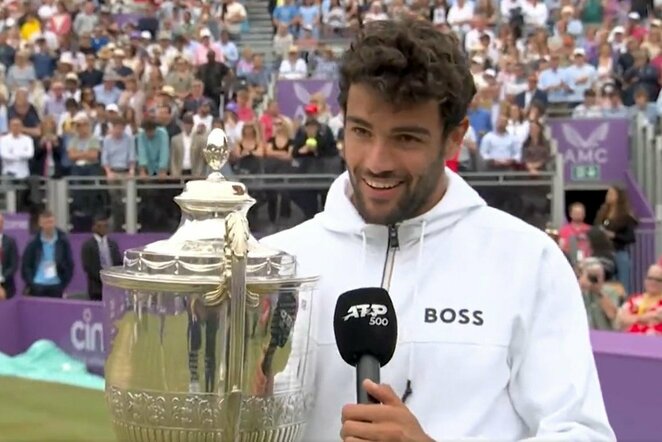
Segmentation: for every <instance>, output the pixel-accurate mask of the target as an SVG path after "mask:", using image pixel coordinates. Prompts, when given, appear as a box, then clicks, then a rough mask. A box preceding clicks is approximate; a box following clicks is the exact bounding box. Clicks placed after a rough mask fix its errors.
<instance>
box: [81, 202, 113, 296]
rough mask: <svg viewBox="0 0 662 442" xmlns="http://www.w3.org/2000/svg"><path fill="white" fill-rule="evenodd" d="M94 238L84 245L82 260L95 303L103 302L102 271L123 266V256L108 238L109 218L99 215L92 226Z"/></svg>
mask: <svg viewBox="0 0 662 442" xmlns="http://www.w3.org/2000/svg"><path fill="white" fill-rule="evenodd" d="M92 233H93V235H92V238H90V239H88V240H87V241H85V242H84V243H83V247H82V248H81V260H82V261H83V270H84V271H85V273H86V274H87V294H88V296H89V297H90V299H91V300H93V301H101V276H100V274H99V272H101V270H102V269H105V268H107V267H112V266H118V265H121V264H122V254H121V253H120V249H119V246H118V245H117V243H116V242H115V241H113V240H112V239H110V238H108V217H106V216H103V215H98V216H97V217H95V218H94V224H93V225H92Z"/></svg>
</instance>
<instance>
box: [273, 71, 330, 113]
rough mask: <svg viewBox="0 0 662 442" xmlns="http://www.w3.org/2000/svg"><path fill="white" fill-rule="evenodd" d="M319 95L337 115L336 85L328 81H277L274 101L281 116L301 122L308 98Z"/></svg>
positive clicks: (308, 101)
mask: <svg viewBox="0 0 662 442" xmlns="http://www.w3.org/2000/svg"><path fill="white" fill-rule="evenodd" d="M315 94H319V95H321V96H322V98H324V99H325V100H326V102H327V104H328V106H329V109H330V110H331V112H332V113H333V115H335V114H337V113H338V109H339V108H338V83H337V82H335V81H329V80H313V79H308V80H279V81H278V82H277V83H276V100H277V101H278V107H279V108H280V111H281V112H282V113H283V115H286V116H288V117H290V118H293V119H295V120H301V119H303V118H304V117H305V115H306V113H305V111H304V107H305V106H306V105H308V104H309V103H310V98H311V97H312V96H313V95H315Z"/></svg>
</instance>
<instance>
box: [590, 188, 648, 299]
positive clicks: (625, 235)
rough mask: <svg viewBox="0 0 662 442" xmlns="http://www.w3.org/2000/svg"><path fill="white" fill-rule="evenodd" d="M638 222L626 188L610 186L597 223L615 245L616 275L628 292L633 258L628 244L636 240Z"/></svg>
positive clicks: (597, 217) (596, 220)
mask: <svg viewBox="0 0 662 442" xmlns="http://www.w3.org/2000/svg"><path fill="white" fill-rule="evenodd" d="M637 224H638V222H637V219H636V218H635V216H634V214H633V213H632V209H631V208H630V201H629V199H628V197H627V194H626V193H625V190H623V189H621V188H619V187H615V186H612V187H610V188H609V190H608V191H607V194H606V196H605V202H604V204H603V205H602V206H601V207H600V210H599V211H598V214H597V215H596V217H595V225H596V226H599V227H600V228H601V229H602V230H603V232H604V233H605V235H607V237H608V238H609V239H610V240H611V242H612V243H613V245H614V249H615V251H616V254H615V260H616V275H617V277H618V280H619V281H620V283H621V284H622V285H623V287H624V288H625V290H626V293H628V294H629V293H630V287H631V283H630V266H631V260H630V252H629V251H628V246H629V245H630V244H633V243H634V242H635V232H634V229H635V227H636V226H637Z"/></svg>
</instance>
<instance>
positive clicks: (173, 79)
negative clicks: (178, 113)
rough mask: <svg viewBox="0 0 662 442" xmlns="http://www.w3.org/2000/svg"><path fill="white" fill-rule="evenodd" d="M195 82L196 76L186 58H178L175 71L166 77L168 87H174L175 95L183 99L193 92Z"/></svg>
mask: <svg viewBox="0 0 662 442" xmlns="http://www.w3.org/2000/svg"><path fill="white" fill-rule="evenodd" d="M194 81H195V75H194V74H193V70H192V69H191V67H190V66H189V64H188V62H187V61H186V58H184V57H177V58H176V59H175V67H174V69H173V70H172V71H171V72H170V73H169V74H168V75H166V77H165V83H166V85H168V86H170V87H172V88H173V90H174V92H175V95H176V96H177V97H179V98H182V99H183V98H185V97H186V96H187V95H188V94H189V92H190V91H191V88H192V86H193V82H194Z"/></svg>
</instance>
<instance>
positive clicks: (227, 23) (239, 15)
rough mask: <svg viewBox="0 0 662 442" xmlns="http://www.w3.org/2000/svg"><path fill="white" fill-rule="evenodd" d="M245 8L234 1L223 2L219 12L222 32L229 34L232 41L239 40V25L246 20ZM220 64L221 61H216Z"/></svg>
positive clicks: (226, 0)
mask: <svg viewBox="0 0 662 442" xmlns="http://www.w3.org/2000/svg"><path fill="white" fill-rule="evenodd" d="M246 17H247V14H246V8H244V5H243V4H241V3H240V2H238V1H236V0H224V1H223V7H222V12H221V23H222V24H223V30H224V31H227V32H228V34H230V37H231V38H232V39H233V40H237V39H239V35H240V33H241V25H242V23H244V21H245V20H246ZM218 61H219V62H222V61H223V60H218Z"/></svg>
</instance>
